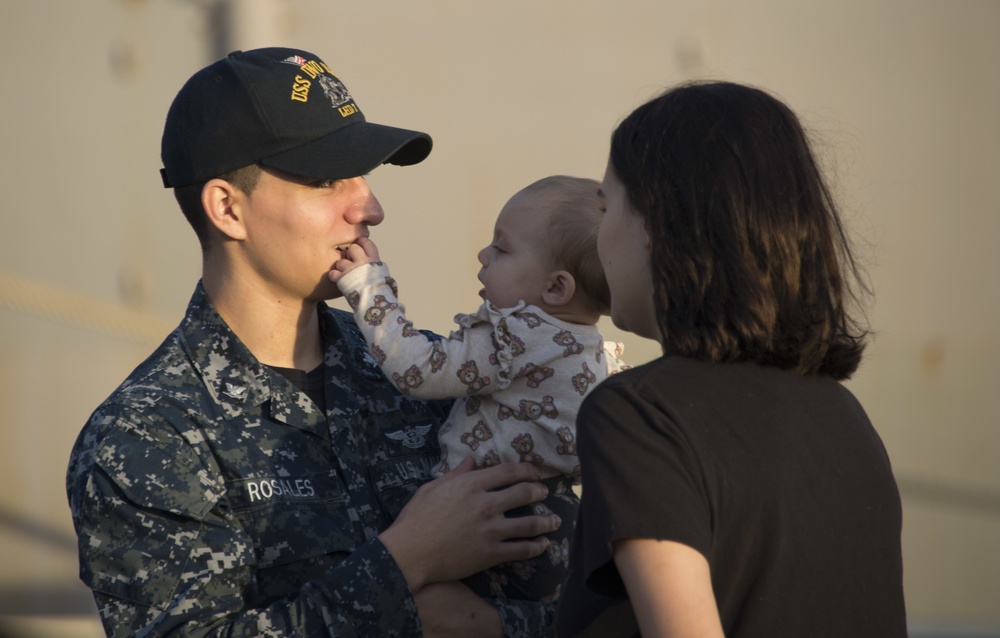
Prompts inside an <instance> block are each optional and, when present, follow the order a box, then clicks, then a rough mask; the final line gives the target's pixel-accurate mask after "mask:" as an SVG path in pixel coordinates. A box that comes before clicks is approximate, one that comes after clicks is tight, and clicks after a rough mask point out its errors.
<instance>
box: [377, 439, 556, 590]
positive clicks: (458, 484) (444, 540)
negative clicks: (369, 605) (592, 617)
mask: <svg viewBox="0 0 1000 638" xmlns="http://www.w3.org/2000/svg"><path fill="white" fill-rule="evenodd" d="M474 467H475V462H474V461H473V460H472V457H467V458H466V459H465V460H464V461H462V463H461V465H459V466H458V467H456V468H455V469H454V470H452V471H451V472H448V473H447V474H445V475H444V476H442V477H441V478H438V479H435V480H433V481H430V482H429V483H425V484H424V485H422V486H421V487H420V489H419V490H417V492H416V494H414V495H413V498H412V499H411V500H410V502H409V503H407V504H406V507H404V508H403V511H402V512H400V514H399V517H398V518H397V519H396V521H395V522H394V523H393V524H392V525H391V526H390V527H389V528H388V529H386V530H385V531H384V532H382V533H381V534H380V535H379V539H380V540H381V541H382V543H383V544H384V545H385V547H386V549H388V550H389V553H390V554H392V557H393V558H394V559H395V560H396V563H397V564H398V565H399V568H400V570H401V571H402V572H403V575H404V576H405V577H406V582H407V584H408V585H409V586H410V591H413V592H418V591H419V590H420V589H421V588H422V587H423V586H424V585H428V584H430V583H440V582H445V581H453V580H459V579H461V578H465V577H466V576H469V575H471V574H475V573H476V572H480V571H482V570H484V569H486V568H487V567H492V566H494V565H497V564H499V563H502V562H505V561H513V560H527V559H529V558H533V557H535V556H538V555H540V554H541V553H542V552H544V551H545V549H546V547H548V544H549V541H548V539H546V538H545V537H543V536H541V535H542V534H548V533H550V532H552V531H554V530H556V529H558V528H559V525H560V524H561V521H560V520H559V517H558V516H555V515H532V516H522V517H517V518H507V517H505V516H504V512H506V511H508V510H511V509H514V508H515V507H521V506H524V505H528V504H530V503H535V502H537V501H540V500H542V499H544V498H545V497H546V495H547V494H548V489H547V488H546V487H545V486H544V485H542V484H541V483H535V482H534V481H537V480H538V478H539V474H538V468H537V467H535V466H534V465H531V464H530V463H501V464H499V465H494V466H493V467H488V468H484V469H479V470H475V471H472V470H473V468H474Z"/></svg>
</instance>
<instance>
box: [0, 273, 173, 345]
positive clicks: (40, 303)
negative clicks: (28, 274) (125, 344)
mask: <svg viewBox="0 0 1000 638" xmlns="http://www.w3.org/2000/svg"><path fill="white" fill-rule="evenodd" d="M0 308H5V309H7V310H12V311H14V312H18V313H21V314H25V315H28V316H31V317H37V318H40V319H47V320H49V321H54V322H56V323H59V324H62V325H65V326H72V327H74V328H82V329H84V330H89V331H91V332H97V333H100V334H104V335H108V336H110V337H114V338H117V339H124V340H127V341H132V342H135V343H138V344H142V345H154V346H155V345H158V344H159V343H160V342H161V341H163V338H164V337H165V336H166V335H167V334H168V333H170V331H171V330H173V329H174V326H175V324H174V323H171V322H170V321H167V320H166V319H164V318H163V317H160V316H158V315H154V314H152V313H149V312H145V311H142V310H136V309H133V308H128V307H126V306H123V305H120V304H113V303H107V302H102V301H96V300H94V299H90V298H87V297H84V296H82V295H77V294H73V293H70V292H66V291H65V290H60V289H58V288H55V287H52V286H47V285H44V284H40V283H37V282H31V281H27V280H25V279H22V278H20V277H16V276H13V275H9V274H4V273H2V272H0Z"/></svg>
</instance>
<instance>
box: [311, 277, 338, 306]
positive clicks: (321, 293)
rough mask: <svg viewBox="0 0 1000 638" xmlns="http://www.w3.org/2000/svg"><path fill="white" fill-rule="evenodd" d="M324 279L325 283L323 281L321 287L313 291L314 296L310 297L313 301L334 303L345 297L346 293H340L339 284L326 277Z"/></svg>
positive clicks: (318, 286)
mask: <svg viewBox="0 0 1000 638" xmlns="http://www.w3.org/2000/svg"><path fill="white" fill-rule="evenodd" d="M324 279H325V281H321V282H320V283H319V285H317V286H316V289H315V290H313V294H312V295H310V298H311V299H312V300H313V301H317V302H318V301H332V300H334V299H339V298H340V297H343V296H344V293H342V292H340V288H338V287H337V284H335V283H333V282H332V281H330V280H329V279H326V277H324Z"/></svg>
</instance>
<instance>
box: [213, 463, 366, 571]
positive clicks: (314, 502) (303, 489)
mask: <svg viewBox="0 0 1000 638" xmlns="http://www.w3.org/2000/svg"><path fill="white" fill-rule="evenodd" d="M228 488H229V490H228V495H229V498H230V503H231V504H232V508H233V514H235V515H236V516H237V517H238V518H239V519H240V521H241V522H242V523H243V526H244V528H245V529H246V530H247V533H248V534H249V535H250V536H251V538H252V539H253V544H254V554H255V555H256V557H257V566H258V568H260V569H264V568H268V567H274V566H278V565H285V564H288V563H292V562H297V561H302V560H307V559H310V558H314V557H317V556H322V555H326V554H334V553H344V552H351V551H353V550H354V548H355V546H356V544H357V533H356V531H355V524H354V522H353V521H354V520H355V519H356V518H357V516H356V515H355V516H352V514H351V512H350V509H349V508H348V504H347V498H346V497H345V496H344V493H343V491H342V489H341V488H340V485H339V482H338V481H337V479H336V477H335V476H330V475H308V476H300V477H295V478H285V477H280V478H279V477H271V478H253V479H242V480H238V481H232V482H230V483H229V485H228Z"/></svg>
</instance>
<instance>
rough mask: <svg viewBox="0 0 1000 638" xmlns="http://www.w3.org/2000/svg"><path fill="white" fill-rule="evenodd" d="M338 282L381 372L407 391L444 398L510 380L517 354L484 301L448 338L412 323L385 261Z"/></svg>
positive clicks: (485, 390) (482, 391)
mask: <svg viewBox="0 0 1000 638" xmlns="http://www.w3.org/2000/svg"><path fill="white" fill-rule="evenodd" d="M338 285H339V286H340V289H341V291H342V292H343V293H344V296H345V297H346V298H347V303H348V304H349V305H350V306H351V309H352V310H353V311H354V320H355V322H356V323H357V324H358V328H359V329H360V330H361V333H362V334H363V335H364V337H365V341H366V342H367V343H368V348H369V350H370V351H371V353H372V355H373V356H374V357H375V360H376V362H377V363H378V365H379V367H380V368H381V369H382V372H383V373H384V374H385V376H386V377H387V378H388V379H390V380H391V381H392V382H393V383H395V384H396V386H397V387H398V388H399V390H400V391H401V392H403V393H404V394H408V395H410V396H413V397H417V398H420V399H446V398H454V397H462V396H468V395H474V394H491V393H493V392H496V391H499V390H503V389H506V388H507V386H508V385H509V384H510V377H511V373H510V369H511V366H512V360H513V355H512V354H510V348H509V345H508V343H506V340H505V339H504V335H502V334H501V335H500V337H498V335H497V333H496V329H495V325H494V324H493V323H492V322H491V321H490V312H489V311H488V310H486V309H485V304H484V308H480V311H479V312H477V313H476V314H474V315H459V317H457V318H456V319H460V321H459V324H460V325H459V329H458V330H457V331H453V332H452V333H451V334H450V335H449V336H448V337H447V338H444V337H440V336H438V335H432V334H430V333H426V332H424V331H421V330H417V329H415V328H414V327H413V323H412V322H411V321H410V320H409V319H407V318H406V309H405V307H404V306H403V304H402V303H400V301H399V297H398V292H397V288H396V281H395V280H394V279H393V278H392V276H391V275H390V274H389V269H388V267H387V266H386V265H385V264H384V263H383V262H373V263H371V264H367V265H365V266H362V267H360V268H355V269H354V270H352V271H350V272H349V273H347V274H346V275H344V276H343V277H342V278H341V280H340V282H339V284H338ZM497 317H498V320H499V315H497Z"/></svg>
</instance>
